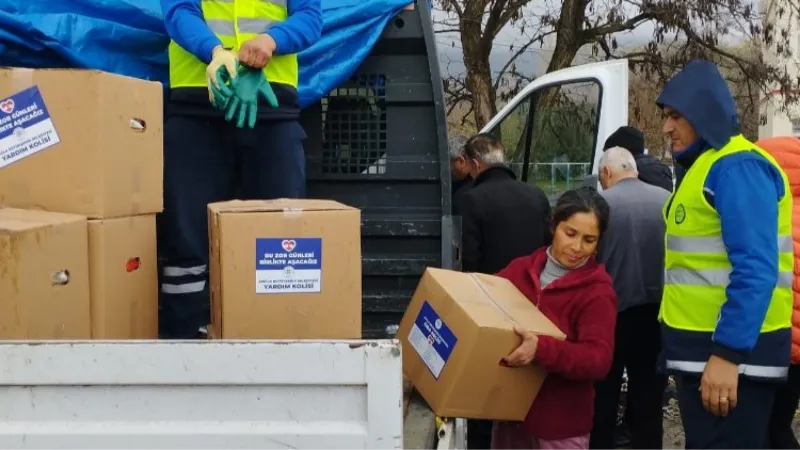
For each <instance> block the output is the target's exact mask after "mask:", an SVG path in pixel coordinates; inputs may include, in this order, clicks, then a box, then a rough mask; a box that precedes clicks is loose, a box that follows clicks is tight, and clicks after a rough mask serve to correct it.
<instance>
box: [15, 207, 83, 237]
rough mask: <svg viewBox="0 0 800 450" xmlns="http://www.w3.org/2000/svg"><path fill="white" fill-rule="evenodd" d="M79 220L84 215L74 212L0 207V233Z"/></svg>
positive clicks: (35, 228) (29, 229)
mask: <svg viewBox="0 0 800 450" xmlns="http://www.w3.org/2000/svg"><path fill="white" fill-rule="evenodd" d="M80 220H84V217H83V216H78V215H74V214H65V213H54V212H49V211H40V210H35V209H18V208H0V233H2V234H16V233H20V232H25V231H32V230H37V229H41V228H46V227H50V226H53V225H58V224H62V223H70V222H75V221H80Z"/></svg>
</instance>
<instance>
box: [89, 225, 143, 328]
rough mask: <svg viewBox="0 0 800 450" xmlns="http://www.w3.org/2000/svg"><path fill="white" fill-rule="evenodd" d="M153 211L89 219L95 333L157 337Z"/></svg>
mask: <svg viewBox="0 0 800 450" xmlns="http://www.w3.org/2000/svg"><path fill="white" fill-rule="evenodd" d="M157 263H158V261H157V259H156V217H155V215H153V214H150V215H145V216H134V217H120V218H116V219H105V220H90V221H89V266H90V269H91V270H90V271H89V273H90V276H89V279H90V285H91V299H92V304H91V311H92V338H93V339H158V267H157Z"/></svg>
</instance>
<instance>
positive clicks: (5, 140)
mask: <svg viewBox="0 0 800 450" xmlns="http://www.w3.org/2000/svg"><path fill="white" fill-rule="evenodd" d="M59 142H61V139H60V138H59V137H58V133H57V132H56V127H55V125H53V121H52V120H51V119H50V113H49V112H48V111H47V106H45V104H44V99H43V98H42V94H41V92H39V88H38V87H37V86H33V87H29V88H28V89H25V90H24V91H20V92H18V93H16V94H14V95H12V96H11V97H8V98H5V99H2V100H0V168H3V167H5V166H7V165H9V164H13V163H15V162H17V161H19V160H21V159H24V158H27V157H28V156H31V155H33V154H36V153H38V152H40V151H42V150H44V149H47V148H49V147H52V146H54V145H56V144H58V143H59Z"/></svg>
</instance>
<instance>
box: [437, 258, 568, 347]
mask: <svg viewBox="0 0 800 450" xmlns="http://www.w3.org/2000/svg"><path fill="white" fill-rule="evenodd" d="M426 272H428V273H429V274H430V275H431V276H433V277H434V278H435V279H436V280H437V282H438V283H439V284H440V285H441V286H442V287H443V288H444V289H445V291H447V292H448V294H449V295H450V296H451V297H452V298H453V299H456V301H457V303H458V305H459V306H460V307H461V308H462V309H463V310H464V311H466V312H467V314H469V315H470V317H472V319H473V320H474V321H475V323H476V324H477V325H478V326H480V327H494V328H504V329H509V330H510V329H512V328H513V326H514V325H517V326H519V327H522V328H525V329H528V330H531V331H534V332H536V333H537V334H543V335H547V336H552V337H555V338H558V339H564V338H565V337H566V336H565V335H564V333H563V332H562V331H561V330H559V329H558V327H557V326H556V325H555V324H553V322H551V321H550V319H548V318H547V317H546V316H545V315H544V314H543V313H542V312H541V311H539V309H537V308H535V307H533V308H531V306H532V303H531V301H530V300H528V298H527V297H525V295H524V294H523V293H521V292H520V291H519V290H518V289H517V288H516V286H514V284H513V283H511V281H509V280H507V279H505V278H501V277H498V276H495V275H487V274H483V273H464V272H457V271H452V270H446V269H437V268H433V267H429V268H427V269H426Z"/></svg>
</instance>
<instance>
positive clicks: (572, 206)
mask: <svg viewBox="0 0 800 450" xmlns="http://www.w3.org/2000/svg"><path fill="white" fill-rule="evenodd" d="M577 213H593V214H594V215H595V217H597V226H598V228H599V229H600V236H598V237H602V236H603V233H605V231H606V228H608V218H609V215H610V208H609V207H608V202H606V199H604V198H603V196H602V195H600V193H599V192H597V190H596V189H594V188H591V187H587V186H584V187H580V188H577V189H570V190H569V191H567V192H564V193H563V194H561V196H560V197H558V201H557V202H556V206H555V207H554V208H553V219H552V222H551V223H552V227H553V230H555V229H556V227H557V226H558V224H559V223H561V222H563V221H565V220H568V219H569V218H570V217H572V216H573V215H575V214H577Z"/></svg>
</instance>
